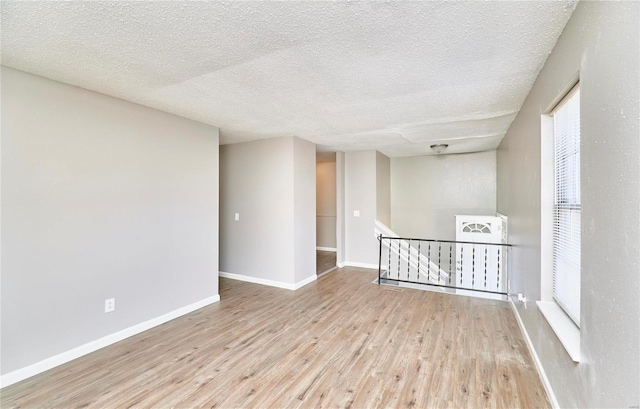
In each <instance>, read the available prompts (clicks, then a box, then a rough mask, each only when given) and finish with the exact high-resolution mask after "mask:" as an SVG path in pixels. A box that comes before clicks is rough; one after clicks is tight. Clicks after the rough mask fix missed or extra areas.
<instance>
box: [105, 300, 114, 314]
mask: <svg viewBox="0 0 640 409" xmlns="http://www.w3.org/2000/svg"><path fill="white" fill-rule="evenodd" d="M115 310H116V299H115V298H108V299H106V300H104V312H105V313H107V312H112V311H115Z"/></svg>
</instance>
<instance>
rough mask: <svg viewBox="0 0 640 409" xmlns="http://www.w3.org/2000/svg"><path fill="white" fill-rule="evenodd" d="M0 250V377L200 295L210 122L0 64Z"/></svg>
mask: <svg viewBox="0 0 640 409" xmlns="http://www.w3.org/2000/svg"><path fill="white" fill-rule="evenodd" d="M1 247H2V250H1V251H2V265H1V268H2V290H1V291H2V294H1V296H2V324H1V325H2V327H1V333H2V340H1V344H2V350H1V361H2V374H3V375H6V374H8V373H14V374H15V373H16V372H20V371H23V372H24V368H25V367H27V366H28V365H32V364H38V363H40V362H41V361H43V360H45V359H48V358H51V357H53V356H54V355H57V354H61V353H66V352H68V351H70V350H73V349H74V348H78V347H80V346H82V345H84V344H86V343H89V342H91V341H95V340H97V339H99V338H101V337H105V336H108V335H110V334H114V333H116V332H118V331H121V330H125V329H127V328H129V327H132V326H134V325H138V324H140V323H142V322H144V321H147V320H151V319H154V318H156V317H159V316H162V315H164V314H167V313H170V312H172V311H174V310H177V309H179V308H182V307H185V306H188V305H191V304H193V303H197V302H201V301H203V300H205V301H206V300H209V301H207V302H210V301H211V300H213V299H215V298H216V297H217V294H218V129H217V128H215V127H212V126H207V125H204V124H201V123H197V122H194V121H190V120H187V119H184V118H180V117H177V116H174V115H170V114H166V113H163V112H160V111H156V110H153V109H149V108H145V107H142V106H139V105H135V104H132V103H129V102H125V101H122V100H119V99H115V98H111V97H107V96H105V95H102V94H98V93H95V92H91V91H87V90H84V89H81V88H76V87H72V86H69V85H65V84H62V83H59V82H54V81H50V80H47V79H44V78H41V77H37V76H34V75H30V74H26V73H23V72H20V71H16V70H13V69H10V68H6V67H2V244H1ZM111 297H115V299H116V310H115V311H114V312H112V313H109V314H105V313H104V301H105V299H106V298H111ZM58 363H59V362H58Z"/></svg>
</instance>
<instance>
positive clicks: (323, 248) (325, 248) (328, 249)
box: [316, 247, 338, 253]
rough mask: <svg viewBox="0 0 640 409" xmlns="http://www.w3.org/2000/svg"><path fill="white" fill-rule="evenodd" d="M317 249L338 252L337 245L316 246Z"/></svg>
mask: <svg viewBox="0 0 640 409" xmlns="http://www.w3.org/2000/svg"><path fill="white" fill-rule="evenodd" d="M316 250H320V251H333V252H334V253H336V252H337V251H338V249H337V248H335V247H316Z"/></svg>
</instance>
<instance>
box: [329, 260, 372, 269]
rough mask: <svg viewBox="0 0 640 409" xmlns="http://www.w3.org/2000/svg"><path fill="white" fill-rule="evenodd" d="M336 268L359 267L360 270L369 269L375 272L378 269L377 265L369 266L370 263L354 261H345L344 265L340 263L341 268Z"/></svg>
mask: <svg viewBox="0 0 640 409" xmlns="http://www.w3.org/2000/svg"><path fill="white" fill-rule="evenodd" d="M338 267H360V268H370V269H373V270H377V269H378V265H377V264H371V263H358V262H355V261H345V262H344V263H342V266H340V265H338Z"/></svg>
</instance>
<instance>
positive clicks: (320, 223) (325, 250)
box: [316, 152, 338, 276]
mask: <svg viewBox="0 0 640 409" xmlns="http://www.w3.org/2000/svg"><path fill="white" fill-rule="evenodd" d="M336 226H337V175H336V153H335V152H317V153H316V274H317V275H318V276H321V275H323V274H327V273H329V272H330V271H333V270H334V269H335V268H336V255H337V251H338V249H337V231H336Z"/></svg>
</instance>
